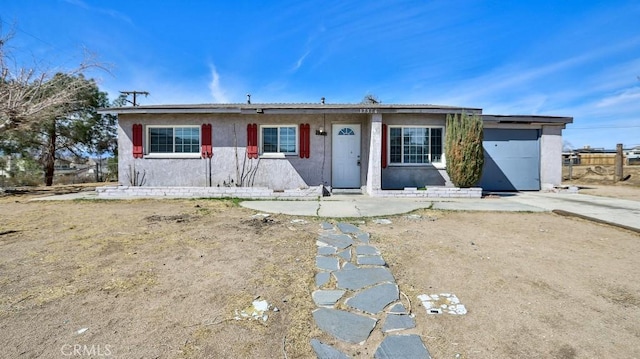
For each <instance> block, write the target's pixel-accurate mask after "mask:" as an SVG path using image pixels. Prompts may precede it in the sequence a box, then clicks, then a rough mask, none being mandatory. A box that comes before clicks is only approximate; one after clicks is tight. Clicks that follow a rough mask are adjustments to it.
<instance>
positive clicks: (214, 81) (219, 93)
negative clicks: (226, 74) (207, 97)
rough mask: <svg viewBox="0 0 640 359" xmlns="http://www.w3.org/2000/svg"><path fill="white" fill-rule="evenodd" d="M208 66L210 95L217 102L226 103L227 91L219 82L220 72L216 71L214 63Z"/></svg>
mask: <svg viewBox="0 0 640 359" xmlns="http://www.w3.org/2000/svg"><path fill="white" fill-rule="evenodd" d="M210 68H211V82H209V90H210V91H211V97H213V101H214V102H218V103H228V102H229V98H228V97H227V93H226V91H225V90H224V88H222V85H221V84H220V74H219V73H218V71H217V70H216V67H215V66H214V65H210Z"/></svg>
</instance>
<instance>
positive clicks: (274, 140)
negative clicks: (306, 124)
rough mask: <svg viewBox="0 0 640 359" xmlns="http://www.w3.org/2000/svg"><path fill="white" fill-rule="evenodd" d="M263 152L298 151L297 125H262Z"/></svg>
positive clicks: (292, 152)
mask: <svg viewBox="0 0 640 359" xmlns="http://www.w3.org/2000/svg"><path fill="white" fill-rule="evenodd" d="M260 139H261V141H262V142H261V144H262V147H261V151H262V153H283V154H285V155H294V154H296V153H298V147H297V143H298V131H297V127H296V126H291V125H282V126H262V127H260Z"/></svg>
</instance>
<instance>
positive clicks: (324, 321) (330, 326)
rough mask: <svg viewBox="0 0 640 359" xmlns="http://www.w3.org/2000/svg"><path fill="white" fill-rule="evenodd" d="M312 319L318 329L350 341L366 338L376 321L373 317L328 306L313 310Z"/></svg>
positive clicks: (355, 341) (358, 341)
mask: <svg viewBox="0 0 640 359" xmlns="http://www.w3.org/2000/svg"><path fill="white" fill-rule="evenodd" d="M313 319H315V321H316V324H317V325H318V327H319V328H320V329H322V330H324V331H325V332H327V333H329V334H331V335H333V336H334V337H336V338H338V339H340V340H343V341H345V342H350V343H360V342H363V341H365V340H367V338H369V334H371V331H372V330H373V328H374V327H375V325H376V323H377V319H375V318H371V317H368V316H364V315H360V314H354V313H351V312H346V311H343V310H337V309H329V308H319V309H316V310H314V311H313Z"/></svg>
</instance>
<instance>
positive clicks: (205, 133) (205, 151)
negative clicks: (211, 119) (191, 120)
mask: <svg viewBox="0 0 640 359" xmlns="http://www.w3.org/2000/svg"><path fill="white" fill-rule="evenodd" d="M211 134H212V133H211V124H209V123H205V124H204V125H202V132H201V134H200V135H201V136H202V142H201V147H200V148H201V151H202V158H211V157H212V156H213V146H212V139H211Z"/></svg>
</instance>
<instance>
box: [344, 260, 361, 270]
mask: <svg viewBox="0 0 640 359" xmlns="http://www.w3.org/2000/svg"><path fill="white" fill-rule="evenodd" d="M356 268H358V267H357V266H356V265H355V264H353V263H351V262H347V263H345V264H343V265H342V270H352V269H356Z"/></svg>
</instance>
